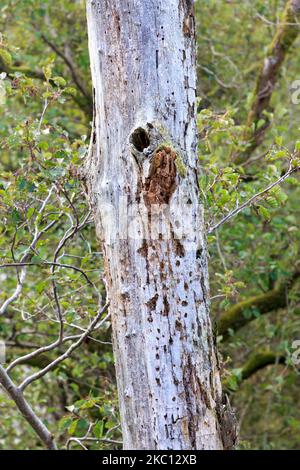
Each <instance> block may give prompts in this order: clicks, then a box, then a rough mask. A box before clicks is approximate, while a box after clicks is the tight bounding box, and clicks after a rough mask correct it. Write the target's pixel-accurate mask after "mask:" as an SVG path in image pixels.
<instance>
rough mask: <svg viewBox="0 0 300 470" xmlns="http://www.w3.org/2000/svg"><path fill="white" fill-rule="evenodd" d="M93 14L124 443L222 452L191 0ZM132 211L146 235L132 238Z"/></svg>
mask: <svg viewBox="0 0 300 470" xmlns="http://www.w3.org/2000/svg"><path fill="white" fill-rule="evenodd" d="M87 18H88V32H89V51H90V59H91V69H92V78H93V86H94V97H95V110H94V111H95V113H94V114H95V115H94V129H93V135H92V138H91V146H90V153H89V157H88V162H87V165H86V170H85V171H86V175H87V185H88V190H89V197H90V200H91V203H92V206H93V208H94V213H95V221H96V228H97V233H98V236H99V238H100V239H101V240H102V242H103V250H104V254H105V266H106V284H107V291H108V296H109V300H110V310H111V313H112V324H113V343H114V352H115V357H116V373H117V382H118V390H119V401H120V409H121V419H122V429H123V440H124V448H125V449H177V450H179V449H222V448H223V447H228V443H227V441H226V436H225V435H226V434H230V431H228V430H225V431H224V429H225V427H226V426H225V425H224V423H223V421H224V420H225V421H226V419H225V418H226V412H225V406H223V405H222V404H221V387H220V379H219V371H218V367H217V363H216V356H215V348H214V341H213V335H212V330H211V324H210V319H209V304H208V303H209V301H208V299H209V292H208V274H207V253H206V246H205V241H204V238H205V237H204V224H203V216H202V210H201V205H200V204H199V193H198V183H197V131H196V122H195V113H196V110H195V90H196V85H195V78H196V77H195V37H194V34H195V31H194V12H193V2H192V1H191V0H88V1H87ZM183 203H186V205H184V206H183V207H181V208H180V209H178V207H179V205H180V204H181V205H182V204H183ZM168 207H169V208H170V214H171V217H170V220H165V221H164V222H163V223H162V228H161V235H159V234H153V233H152V236H151V237H150V234H149V231H150V227H153V223H154V220H155V214H154V212H153V211H156V213H158V212H159V211H161V210H162V209H163V208H164V209H166V210H167V208H168ZM128 211H129V213H130V215H129V217H126V215H125V216H124V214H127V215H128ZM151 212H152V215H150V214H151ZM133 218H134V219H135V220H138V221H139V223H138V224H137V225H138V228H139V230H140V232H139V236H137V235H133V236H131V237H130V236H129V234H128V233H127V227H126V222H128V220H129V221H132V220H133ZM120 221H121V222H120ZM182 222H183V223H182ZM133 226H134V224H133V223H131V227H130V228H131V232H130V233H131V234H132V229H133ZM180 231H181V234H180ZM163 234H164V235H163ZM166 234H169V236H166ZM221 428H223V430H222V429H221ZM228 429H229V428H228ZM224 432H225V434H224ZM222 436H223V437H222ZM224 436H225V438H224Z"/></svg>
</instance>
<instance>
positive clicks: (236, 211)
mask: <svg viewBox="0 0 300 470" xmlns="http://www.w3.org/2000/svg"><path fill="white" fill-rule="evenodd" d="M299 169H300V167H299V166H296V167H293V166H292V163H290V166H289V169H288V171H287V172H286V173H285V174H284V175H283V176H281V177H280V178H279V179H278V180H276V181H274V183H272V184H270V185H269V186H267V187H266V188H265V189H263V190H262V191H260V192H259V193H257V194H254V196H252V197H250V199H248V201H245V202H244V203H243V204H241V205H240V206H238V207H236V208H235V209H234V210H233V211H232V212H230V213H229V214H227V215H226V216H225V217H223V219H221V220H220V221H219V222H218V223H216V224H215V225H213V226H212V227H210V228H209V229H208V233H209V234H210V233H212V232H214V231H215V230H216V229H218V228H219V227H220V226H221V225H223V224H224V223H225V222H227V221H228V220H230V219H232V218H233V217H234V216H236V215H237V214H239V213H240V212H241V211H242V210H244V209H245V208H246V207H248V206H250V205H251V204H252V203H253V202H254V201H256V199H258V198H259V197H261V196H263V195H264V194H266V193H268V192H269V191H270V190H271V189H273V188H274V187H275V186H278V185H279V184H281V183H283V181H284V180H286V179H287V178H288V177H289V176H290V175H291V174H292V173H295V172H296V171H298V170H299Z"/></svg>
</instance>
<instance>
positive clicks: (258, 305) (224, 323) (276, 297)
mask: <svg viewBox="0 0 300 470" xmlns="http://www.w3.org/2000/svg"><path fill="white" fill-rule="evenodd" d="M299 277H300V271H296V272H295V273H294V274H293V275H292V276H291V277H290V278H288V279H285V280H284V281H283V282H281V283H280V284H279V285H278V286H277V287H275V288H274V289H272V290H270V291H269V292H266V293H265V294H261V295H257V296H254V297H250V298H249V299H246V300H244V301H242V302H239V303H238V304H236V305H233V306H232V307H231V308H229V310H227V311H226V312H224V313H223V314H222V315H221V317H220V319H219V321H218V334H219V335H222V336H223V339H225V340H226V339H227V338H228V336H229V335H228V330H232V331H237V330H239V329H240V328H242V327H243V326H245V325H246V324H247V323H249V322H250V321H252V320H253V319H254V317H253V316H250V317H248V316H245V313H246V312H247V311H249V310H252V309H255V310H258V311H259V313H260V315H264V314H266V313H269V312H272V311H274V310H278V309H280V308H284V307H286V290H287V289H288V288H291V287H292V285H293V284H294V283H295V282H296V280H297V279H298V278H299Z"/></svg>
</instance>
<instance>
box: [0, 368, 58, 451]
mask: <svg viewBox="0 0 300 470" xmlns="http://www.w3.org/2000/svg"><path fill="white" fill-rule="evenodd" d="M0 384H1V386H2V387H3V388H4V390H5V391H6V393H7V394H8V395H9V396H10V398H11V399H12V400H13V401H14V402H15V404H16V406H17V408H18V409H19V411H20V412H21V414H22V415H23V417H24V418H25V419H26V421H27V422H28V423H29V424H30V426H31V427H32V428H33V429H34V431H35V432H36V434H37V435H38V436H39V438H40V439H41V441H42V442H43V443H44V444H45V446H46V447H47V449H49V450H57V447H56V444H55V441H54V438H53V436H52V434H51V433H50V431H49V430H48V429H47V428H46V426H45V425H44V423H43V422H42V421H41V420H40V418H39V417H38V416H37V415H36V414H35V413H34V411H33V410H32V408H31V406H30V405H29V403H28V402H27V400H26V399H25V398H24V395H23V393H22V391H21V390H20V388H18V387H17V386H16V385H15V384H14V383H13V381H12V380H11V379H10V377H9V375H8V374H7V372H6V371H5V369H4V368H3V367H2V366H1V365H0Z"/></svg>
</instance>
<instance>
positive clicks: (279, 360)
mask: <svg viewBox="0 0 300 470" xmlns="http://www.w3.org/2000/svg"><path fill="white" fill-rule="evenodd" d="M285 361H286V357H285V356H284V355H282V354H280V355H278V354H276V353H274V352H272V351H258V352H255V353H254V354H252V355H251V356H250V357H249V359H248V360H247V362H246V363H245V364H244V366H243V367H242V368H241V369H240V370H239V373H238V374H237V375H235V379H236V380H235V381H234V384H232V381H231V377H226V378H225V380H224V381H223V389H224V390H225V391H227V392H233V391H236V390H237V389H238V387H239V386H240V385H241V384H242V382H243V381H244V380H247V379H249V378H250V377H252V375H254V374H256V372H258V371H259V370H261V369H264V368H265V367H267V366H269V365H272V364H285Z"/></svg>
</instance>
